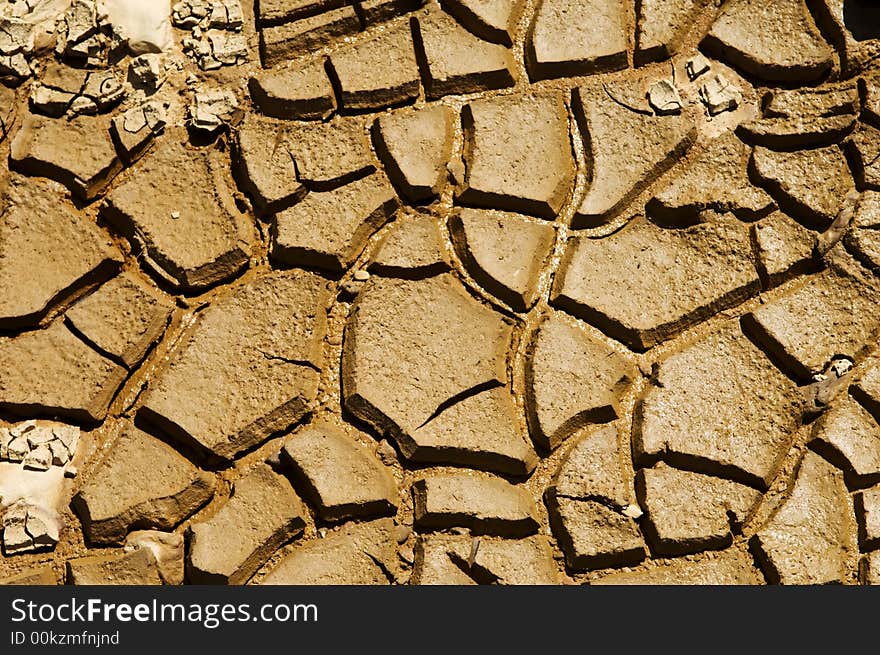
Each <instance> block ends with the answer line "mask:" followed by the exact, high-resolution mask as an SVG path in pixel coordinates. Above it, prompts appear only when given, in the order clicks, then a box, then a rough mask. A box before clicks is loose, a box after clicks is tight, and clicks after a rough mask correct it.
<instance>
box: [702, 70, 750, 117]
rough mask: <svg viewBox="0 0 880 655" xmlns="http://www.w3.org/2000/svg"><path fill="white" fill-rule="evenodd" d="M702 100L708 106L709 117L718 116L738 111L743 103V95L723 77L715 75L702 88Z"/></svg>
mask: <svg viewBox="0 0 880 655" xmlns="http://www.w3.org/2000/svg"><path fill="white" fill-rule="evenodd" d="M700 99H701V100H702V101H703V104H704V105H706V109H708V111H709V115H710V116H717V115H718V114H721V113H723V112H725V111H733V110H734V109H736V108H737V107H738V106H739V103H740V102H742V94H741V93H740V92H739V89H737V88H736V87H735V86H733V85H732V84H730V83H729V82H728V81H727V80H725V79H724V78H723V77H721V76H720V75H715V76H714V77H711V78H710V79H709V81H707V82H706V83H705V84H703V86H701V87H700Z"/></svg>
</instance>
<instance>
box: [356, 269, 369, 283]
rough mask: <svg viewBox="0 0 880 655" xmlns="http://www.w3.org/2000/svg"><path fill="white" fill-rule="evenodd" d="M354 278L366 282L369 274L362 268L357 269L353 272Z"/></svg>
mask: <svg viewBox="0 0 880 655" xmlns="http://www.w3.org/2000/svg"><path fill="white" fill-rule="evenodd" d="M354 279H355V280H357V281H358V282H366V281H367V280H369V279H370V274H369V273H367V271H365V270H364V269H359V270H357V271H355V272H354Z"/></svg>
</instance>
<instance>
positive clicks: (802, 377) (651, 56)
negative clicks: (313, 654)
mask: <svg viewBox="0 0 880 655" xmlns="http://www.w3.org/2000/svg"><path fill="white" fill-rule="evenodd" d="M0 81H2V85H0V158H2V161H3V162H5V165H4V166H3V167H2V169H0V527H2V533H0V534H2V557H0V584H7V583H8V584H188V583H192V584H204V583H212V584H233V585H240V584H370V585H372V584H383V585H384V584H392V585H403V584H428V585H431V584H455V585H471V584H502V585H517V584H525V585H530V584H541V585H544V584H715V585H731V584H736V585H739V584H777V583H782V584H797V585H800V584H824V583H842V584H847V585H855V584H873V583H875V582H880V423H878V421H880V349H878V345H880V342H878V333H880V312H878V310H877V307H878V303H880V277H878V275H880V4H878V3H877V2H873V1H869V0H776V1H774V2H768V1H766V0H723V1H722V0H565V1H563V0H440V1H439V2H436V1H435V0H428V1H425V0H257V1H256V2H252V1H251V0H182V1H180V2H177V3H174V2H168V0H106V1H102V2H96V1H95V0H0Z"/></svg>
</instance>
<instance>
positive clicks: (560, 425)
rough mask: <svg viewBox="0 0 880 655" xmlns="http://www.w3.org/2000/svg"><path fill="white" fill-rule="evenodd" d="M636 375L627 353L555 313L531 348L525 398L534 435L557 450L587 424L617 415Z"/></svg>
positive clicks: (547, 445) (539, 332)
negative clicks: (623, 397) (610, 345)
mask: <svg viewBox="0 0 880 655" xmlns="http://www.w3.org/2000/svg"><path fill="white" fill-rule="evenodd" d="M634 377H635V368H634V367H633V365H632V364H631V363H630V362H628V361H627V360H626V359H625V358H624V357H623V356H621V355H620V354H619V353H617V352H615V351H614V350H612V349H611V348H610V347H608V346H607V345H605V344H603V343H601V342H600V341H598V340H597V339H595V338H594V337H591V336H590V335H589V334H587V333H586V332H585V331H584V330H583V329H582V328H581V327H579V326H576V325H574V323H573V322H572V321H570V320H566V319H565V318H563V317H562V315H561V314H558V313H553V314H552V315H550V316H549V317H547V319H546V320H545V321H544V322H543V323H541V325H540V327H539V328H538V330H537V331H536V333H535V334H534V335H533V336H532V338H531V341H530V343H529V346H528V359H527V360H526V390H525V400H526V416H527V418H528V422H529V429H530V430H531V432H532V438H533V439H534V440H535V441H536V442H538V443H540V444H541V445H542V446H543V447H544V448H549V449H552V448H555V447H556V446H558V445H559V444H560V443H562V442H563V441H564V440H565V439H566V438H567V437H568V436H569V435H571V434H573V433H574V432H575V431H577V430H579V429H580V428H582V427H583V426H584V425H587V424H589V423H600V422H604V421H610V420H612V419H614V418H616V417H617V415H618V402H617V401H618V398H619V396H620V394H621V392H622V391H623V390H624V388H625V387H626V385H627V383H628V382H629V381H630V380H632V379H633V378H634Z"/></svg>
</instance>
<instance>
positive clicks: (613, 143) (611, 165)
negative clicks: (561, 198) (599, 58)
mask: <svg viewBox="0 0 880 655" xmlns="http://www.w3.org/2000/svg"><path fill="white" fill-rule="evenodd" d="M634 86H635V85H634V84H633V83H625V82H618V83H614V84H603V85H595V84H593V85H589V86H584V87H581V88H578V89H575V90H574V92H573V102H572V106H573V109H574V114H575V117H576V118H577V120H578V123H579V125H580V129H581V136H582V138H583V140H584V149H585V150H586V153H587V158H588V165H589V168H590V171H591V179H590V183H589V190H588V192H587V195H586V196H585V197H584V199H583V201H582V202H581V204H580V207H579V208H578V210H577V212H576V213H575V217H574V221H573V223H572V226H573V227H592V226H595V225H596V224H601V223H604V222H607V221H608V220H609V219H611V218H612V217H613V216H614V214H615V212H617V211H618V210H620V209H623V207H624V205H625V204H626V203H628V202H629V201H630V200H632V199H633V198H634V197H635V196H636V195H637V194H638V193H639V192H641V190H642V189H643V188H644V187H645V186H646V185H647V184H649V183H650V182H652V181H653V180H654V179H656V178H657V177H659V176H660V175H662V174H663V173H665V172H666V171H667V170H669V168H671V167H672V165H673V164H674V163H675V162H676V160H677V159H679V158H680V157H681V156H682V155H683V154H684V153H685V152H686V151H687V150H688V149H689V148H690V146H691V144H692V143H693V141H694V139H695V136H696V131H695V127H694V124H693V122H692V121H691V120H690V119H689V118H688V117H687V115H686V114H678V115H674V114H673V115H668V116H654V115H653V113H652V112H651V110H650V108H648V107H647V103H646V102H644V100H643V102H644V104H645V105H646V106H645V107H635V106H630V105H629V104H627V103H625V102H622V101H621V100H620V99H618V96H620V98H626V97H628V96H629V95H632V94H634V93H636V90H635V88H634Z"/></svg>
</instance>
